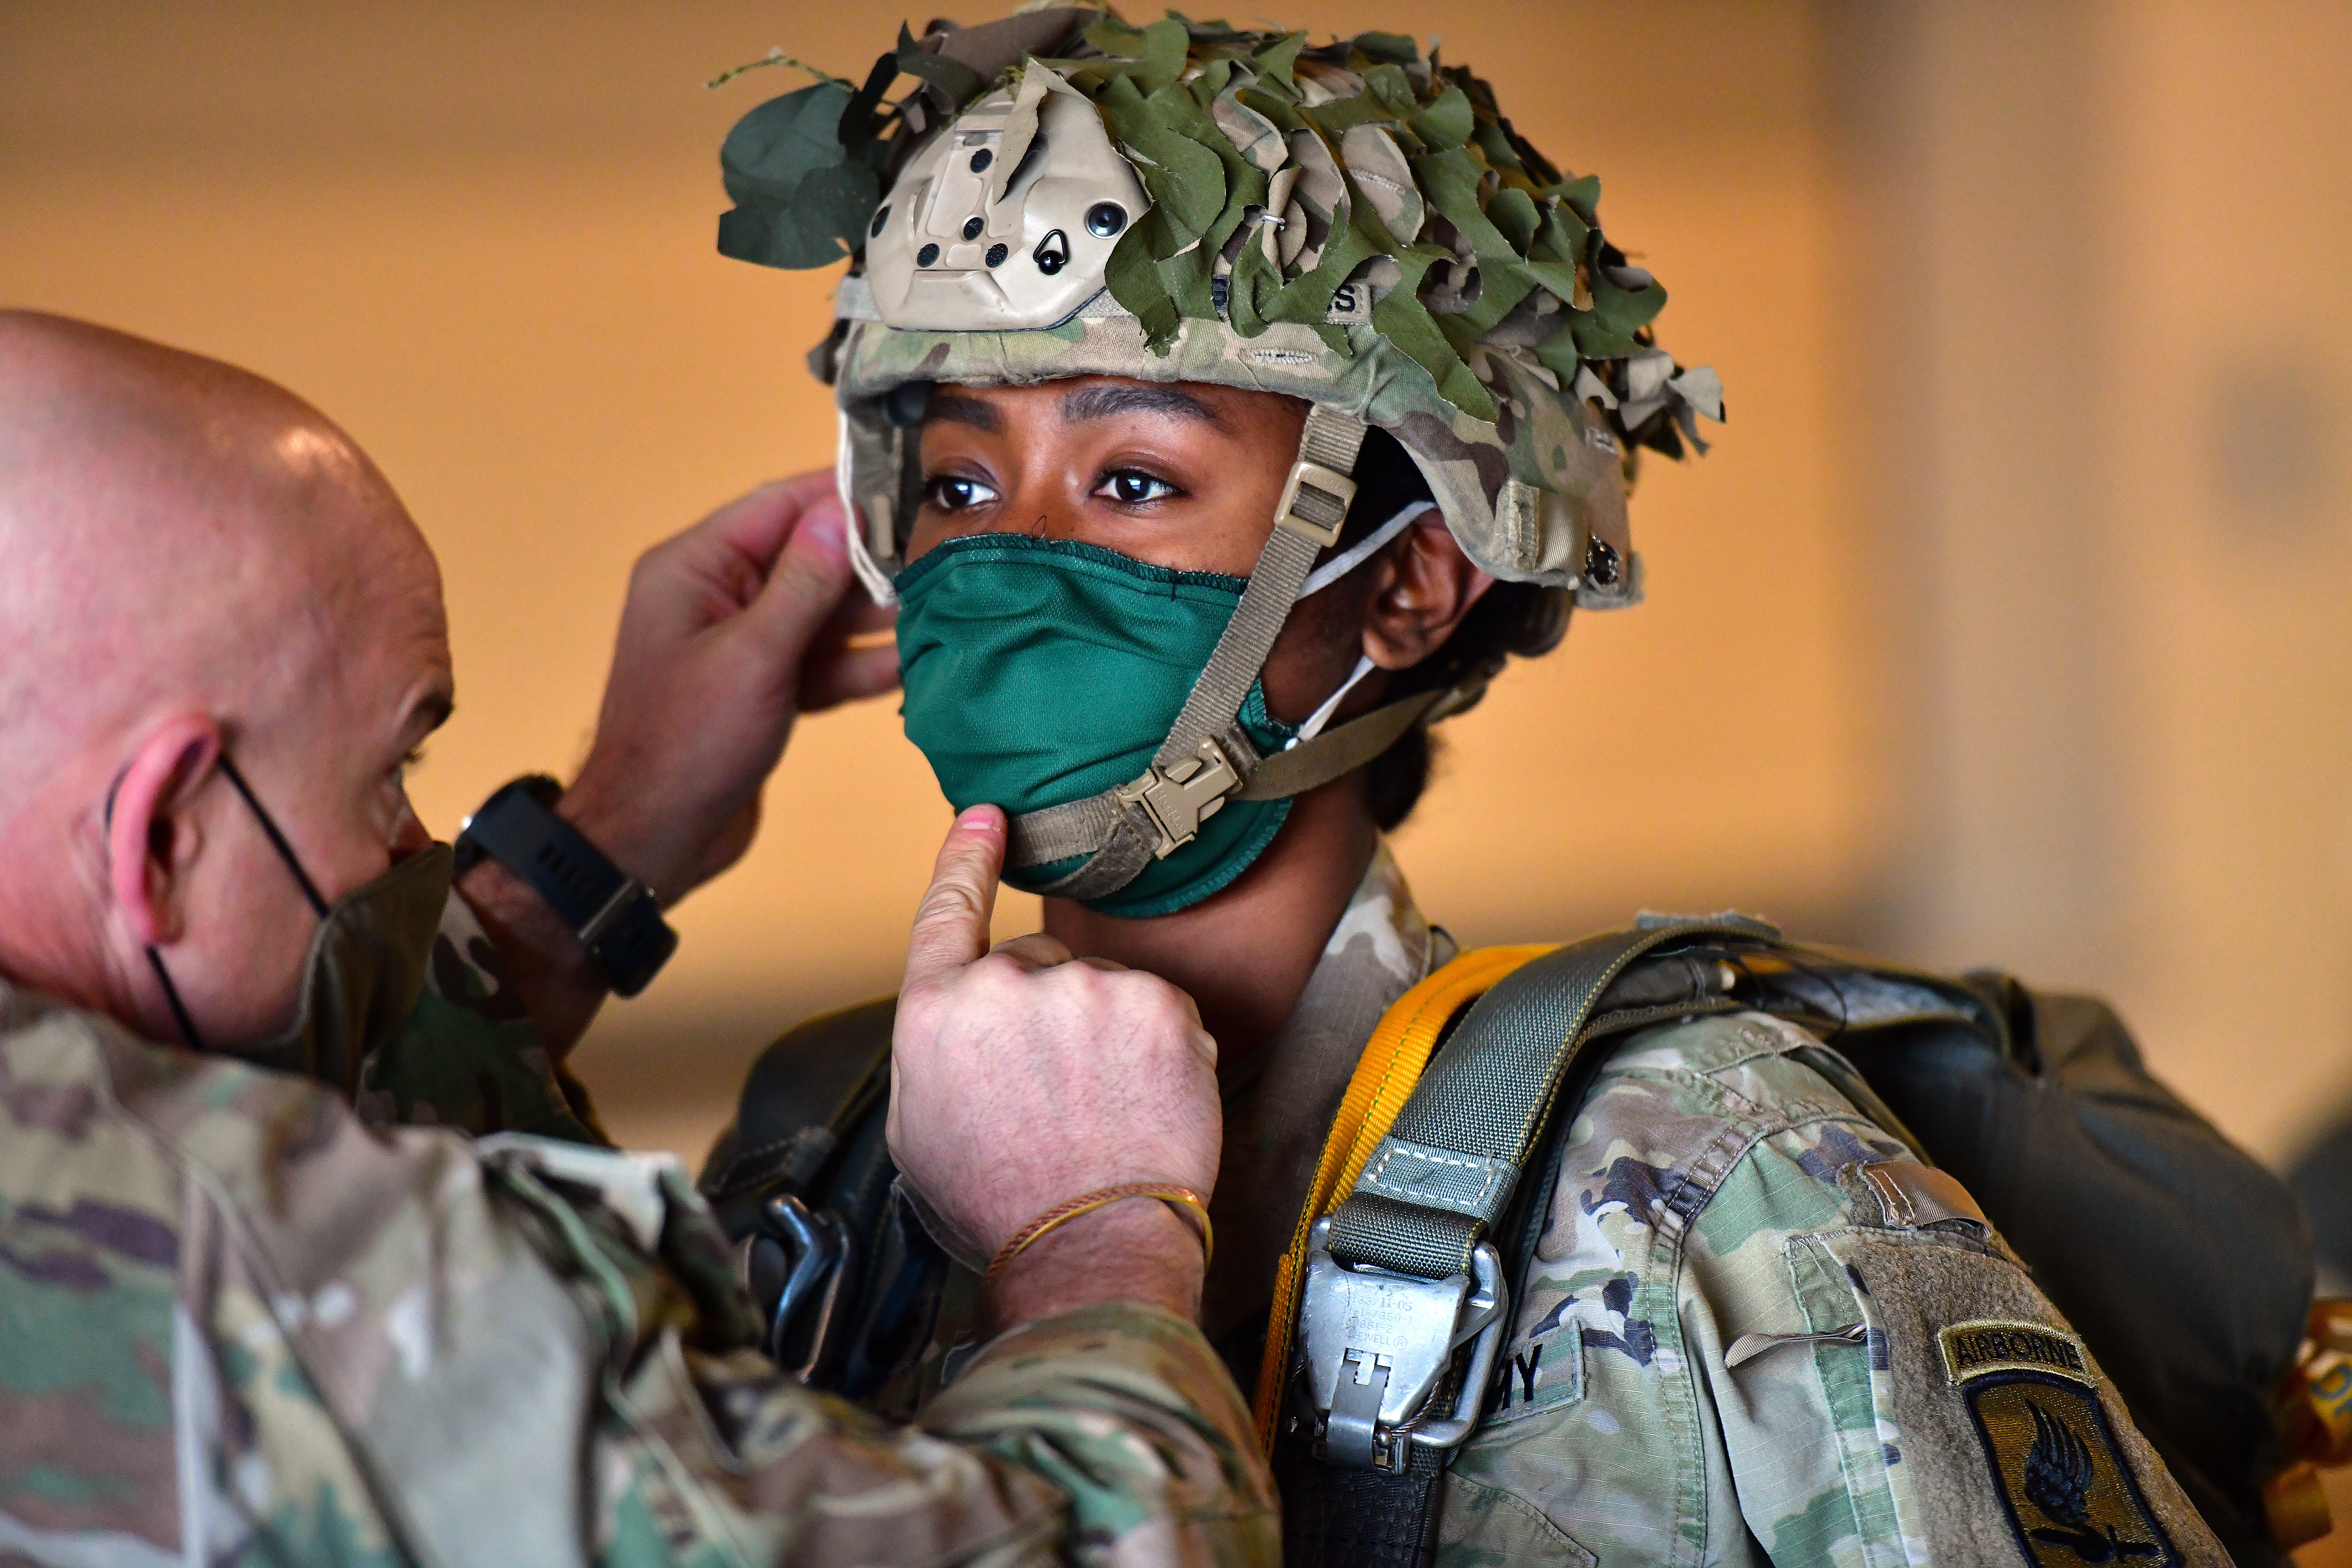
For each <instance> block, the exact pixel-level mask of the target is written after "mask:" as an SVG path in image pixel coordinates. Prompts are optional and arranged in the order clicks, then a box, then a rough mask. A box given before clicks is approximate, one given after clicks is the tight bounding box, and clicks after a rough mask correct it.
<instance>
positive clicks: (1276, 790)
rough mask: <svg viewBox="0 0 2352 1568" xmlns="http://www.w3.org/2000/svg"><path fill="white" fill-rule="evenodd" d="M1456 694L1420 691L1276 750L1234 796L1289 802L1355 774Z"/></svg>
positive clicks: (1440, 711)
mask: <svg viewBox="0 0 2352 1568" xmlns="http://www.w3.org/2000/svg"><path fill="white" fill-rule="evenodd" d="M1454 695H1455V693H1454V691H1452V690H1450V689H1439V690H1436V691H1416V692H1414V693H1413V694H1412V696H1411V697H1407V698H1404V699H1402V700H1399V701H1395V702H1388V703H1383V704H1382V705H1381V706H1380V707H1378V708H1375V709H1373V710H1371V711H1370V712H1369V713H1366V714H1364V715H1363V716H1362V717H1360V718H1356V719H1350V720H1349V721H1347V722H1346V723H1344V724H1342V725H1340V726H1339V728H1338V729H1336V730H1326V731H1323V733H1321V734H1319V735H1318V736H1316V737H1315V738H1314V739H1313V740H1311V741H1301V742H1298V744H1297V745H1295V746H1292V747H1291V748H1289V749H1288V750H1287V751H1281V752H1275V753H1274V755H1272V756H1270V757H1268V758H1266V760H1265V761H1264V762H1262V763H1259V764H1258V765H1257V766H1256V767H1255V768H1254V769H1252V770H1251V772H1250V775H1249V782H1248V783H1247V784H1244V785H1243V786H1242V792H1241V794H1239V795H1235V796H1234V799H1235V800H1286V799H1288V798H1289V797H1290V796H1292V795H1304V794H1306V793H1307V791H1308V790H1310V789H1313V788H1314V787H1315V786H1316V785H1318V784H1329V783H1330V782H1331V781H1332V780H1333V779H1336V778H1340V777H1343V776H1345V775H1346V774H1349V773H1354V772H1355V771H1356V770H1357V769H1358V768H1360V767H1362V766H1363V765H1364V764H1365V763H1369V762H1370V761H1371V760H1372V759H1373V758H1374V757H1377V756H1379V755H1380V754H1381V752H1385V751H1387V750H1388V749H1389V748H1390V747H1391V746H1393V745H1395V744H1396V742H1397V741H1398V739H1399V738H1400V737H1402V735H1403V734H1404V732H1405V731H1407V730H1410V729H1412V727H1413V726H1414V725H1415V724H1421V723H1427V722H1430V721H1434V720H1436V719H1437V718H1439V717H1441V716H1442V714H1443V711H1444V706H1443V705H1444V703H1445V700H1447V699H1448V698H1451V697H1453V696H1454Z"/></svg>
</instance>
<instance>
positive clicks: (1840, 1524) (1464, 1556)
mask: <svg viewBox="0 0 2352 1568" xmlns="http://www.w3.org/2000/svg"><path fill="white" fill-rule="evenodd" d="M1453 952H1454V944H1453V942H1451V940H1450V939H1449V938H1448V937H1447V936H1446V935H1445V933H1444V931H1442V930H1438V929H1436V928H1433V927H1432V926H1430V925H1429V924H1428V922H1427V921H1425V920H1423V917H1422V915H1421V913H1420V912H1419V910H1417V909H1416V908H1415V907H1414V905H1413V901H1412V894H1411V892H1410V891H1409V890H1408V889H1407V888H1406V886H1405V882H1404V879H1403V877H1402V875H1401V874H1400V873H1399V871H1398V869H1397V868H1396V865H1395V862H1394V861H1393V860H1392V859H1391V857H1390V855H1389V853H1388V851H1387V849H1386V848H1385V847H1383V848H1382V849H1381V852H1380V853H1379V854H1378V856H1376V858H1375V859H1374V862H1373V864H1372V866H1371V868H1370V870H1369V871H1367V873H1366V874H1365V878H1364V880H1363V882H1362V884H1361V885H1360V888H1359V889H1358V890H1357V892H1356V895H1355V897H1354V899H1353V900H1352V901H1351V902H1350V904H1349V908H1348V910H1347V912H1346V913H1345V914H1344V915H1343V916H1342V917H1341V919H1340V921H1339V926H1338V928H1337V930H1335V931H1334V932H1333V933H1332V936H1331V938H1330V940H1329V942H1328V943H1327V944H1326V948H1325V952H1324V955H1323V958H1322V959H1321V961H1320V962H1319V963H1318V966H1317V968H1316V970H1315V972H1314V974H1313V976H1312V977H1311V978H1310V979H1309V981H1308V983H1307V991H1306V993H1305V994H1304V995H1303V997H1302V998H1301V1001H1300V1004H1299V1006H1298V1009H1297V1012H1296V1013H1295V1014H1294V1016H1293V1017H1292V1018H1291V1019H1290V1021H1289V1022H1288V1023H1287V1024H1286V1026H1284V1028H1283V1030H1282V1031H1281V1032H1280V1033H1279V1034H1278V1035H1277V1036H1276V1039H1275V1040H1274V1042H1273V1043H1272V1045H1271V1046H1270V1047H1268V1048H1267V1049H1266V1050H1265V1051H1263V1052H1260V1053H1258V1055H1257V1058H1256V1059H1255V1060H1254V1061H1252V1062H1250V1063H1246V1064H1244V1070H1245V1071H1246V1072H1247V1073H1248V1074H1249V1076H1248V1077H1246V1078H1237V1079H1234V1080H1231V1081H1229V1082H1228V1083H1227V1086H1226V1089H1227V1103H1226V1127H1227V1132H1226V1151H1225V1164H1224V1167H1223V1170H1222V1171H1221V1172H1220V1173H1219V1176H1218V1186H1217V1191H1218V1198H1219V1202H1218V1204H1217V1205H1216V1212H1217V1226H1218V1248H1217V1263H1218V1268H1217V1269H1216V1271H1215V1273H1214V1274H1213V1277H1212V1279H1211V1280H1210V1283H1209V1292H1208V1308H1207V1310H1206V1312H1205V1313H1204V1321H1205V1322H1206V1324H1207V1327H1208V1329H1209V1331H1210V1333H1211V1336H1212V1338H1213V1339H1214V1340H1215V1341H1216V1342H1217V1343H1218V1346H1219V1349H1220V1351H1221V1352H1223V1354H1224V1356H1225V1358H1226V1362H1227V1364H1228V1365H1229V1366H1230V1367H1232V1368H1233V1370H1234V1373H1235V1376H1236V1377H1237V1378H1238V1379H1239V1380H1240V1381H1241V1383H1242V1385H1243V1386H1244V1388H1247V1387H1249V1386H1251V1385H1252V1384H1254V1383H1255V1378H1256V1373H1257V1356H1258V1353H1259V1347H1260V1346H1261V1344H1262V1343H1263V1339H1262V1336H1263V1333H1264V1329H1265V1312H1266V1310H1267V1298H1268V1295H1269V1293H1270V1289H1271V1279H1272V1276H1273V1269H1274V1258H1275V1256H1276V1253H1278V1251H1279V1250H1280V1248H1281V1247H1282V1246H1283V1245H1284V1244H1285V1243H1286V1240H1287V1238H1288V1237H1289V1235H1290V1230H1291V1226H1292V1225H1293V1223H1294V1221H1295V1219H1296V1216H1297V1212H1298V1205H1299V1204H1300V1203H1301V1202H1302V1201H1303V1199H1304V1194H1305V1192H1306V1189H1307V1185H1308V1183H1309V1180H1310V1178H1311V1175H1312V1172H1313V1169H1314V1163H1315V1159H1316V1155H1317V1152H1318V1150H1319V1149H1320V1146H1321V1143H1322V1140H1323V1137H1324V1134H1325V1131H1326V1129H1327V1128H1328V1126H1329V1123H1330V1121H1331V1118H1332V1116H1333V1114H1334V1113H1335V1112H1336V1110H1338V1107H1339V1100H1340V1097H1341V1095H1342V1093H1343V1092H1344V1090H1345V1088H1346V1085H1347V1081H1348V1078H1349V1074H1350V1073H1351V1072H1352V1070H1353V1068H1354V1066H1355V1061H1356V1058H1357V1057H1358V1056H1359V1055H1360V1053H1361V1050H1362V1048H1363V1046H1364V1043H1365V1041H1366V1040H1367V1039H1368V1038H1369V1037H1370V1033H1371V1030H1372V1027H1373V1026H1374V1024H1375V1023H1376V1022H1377V1021H1378V1019H1379V1018H1380V1016H1381V1013H1382V1012H1384V1011H1385V1010H1386V1009H1387V1007H1388V1006H1389V1005H1390V1004H1391V1003H1392V1002H1393V1001H1394V1000H1395V999H1396V998H1397V997H1399V996H1401V995H1402V994H1403V993H1404V992H1405V991H1406V990H1407V989H1408V988H1410V987H1411V986H1412V984H1414V983H1416V982H1417V981H1419V980H1420V979H1422V978H1423V976H1424V975H1426V974H1427V973H1430V972H1431V971H1432V970H1433V969H1434V968H1436V967H1437V966H1438V965H1440V964H1443V963H1445V962H1446V961H1447V960H1448V959H1449V958H1450V957H1451V956H1452V955H1453ZM1817 1053H1818V1054H1817ZM1826 1055H1827V1047H1824V1046H1823V1045H1822V1042H1821V1041H1820V1040H1819V1039H1818V1038H1816V1037H1813V1036H1812V1035H1810V1034H1808V1033H1806V1032H1804V1031H1803V1030H1801V1029H1799V1028H1797V1027H1795V1026H1791V1025H1789V1024H1787V1023H1784V1022H1782V1021H1781V1020H1780V1019H1777V1018H1774V1017H1771V1016H1766V1015H1763V1014H1733V1015H1727V1016H1711V1017H1701V1018H1693V1019H1689V1020H1685V1021H1683V1022H1680V1023H1670V1024H1666V1025H1663V1026H1655V1027H1653V1028H1650V1029H1648V1030H1646V1031H1644V1032H1643V1033H1641V1034H1638V1035H1635V1036H1633V1037H1631V1038H1629V1039H1627V1040H1626V1041H1625V1042H1624V1043H1623V1044H1622V1045H1621V1046H1619V1047H1617V1049H1616V1050H1615V1051H1614V1052H1613V1053H1612V1056H1611V1058H1610V1059H1609V1060H1608V1062H1607V1064H1606V1065H1605V1067H1604V1068H1602V1069H1601V1072H1600V1074H1599V1076H1598V1077H1597V1078H1596V1079H1594V1081H1593V1083H1592V1086H1591V1089H1590V1090H1589V1091H1588V1093H1587V1095H1586V1098H1585V1100H1584V1101H1583V1104H1582V1106H1581V1108H1580V1110H1579V1112H1578V1114H1577V1115H1576V1117H1575V1119H1574V1121H1573V1122H1572V1123H1571V1124H1570V1127H1569V1130H1568V1132H1567V1135H1566V1137H1565V1140H1564V1142H1563V1143H1562V1146H1561V1152H1560V1157H1559V1165H1558V1178H1557V1182H1556V1184H1554V1185H1553V1187H1552V1194H1551V1201H1550V1207H1549V1218H1548V1220H1547V1222H1546V1223H1545V1224H1544V1226H1543V1227H1542V1230H1541V1232H1540V1240H1539V1241H1538V1244H1537V1247H1536V1249H1535V1256H1534V1257H1533V1258H1530V1259H1526V1260H1523V1261H1522V1264H1521V1272H1520V1274H1519V1276H1518V1278H1517V1279H1515V1280H1514V1281H1513V1288H1514V1299H1513V1304H1512V1322H1511V1326H1510V1330H1509V1338H1508V1339H1507V1342H1506V1345H1505V1349H1504V1351H1503V1353H1502V1358H1501V1359H1502V1363H1503V1364H1502V1367H1501V1370H1500V1373H1499V1374H1498V1376H1497V1378H1496V1383H1495V1385H1494V1386H1493V1388H1492V1389H1491V1390H1490V1391H1489V1394H1488V1396H1487V1400H1486V1414H1485V1419H1484V1422H1483V1424H1482V1425H1481V1426H1479V1428H1478V1429H1477V1430H1476V1431H1475V1433H1474V1434H1473V1435H1472V1436H1471V1438H1470V1440H1469V1441H1468V1442H1467V1443H1466V1444H1465V1445H1464V1447H1462V1449H1461V1450H1460V1451H1459V1453H1458V1454H1457V1456H1456V1458H1455V1459H1454V1464H1453V1465H1452V1467H1451V1468H1450V1470H1449V1471H1448V1472H1447V1474H1446V1477H1445V1480H1444V1494H1443V1501H1442V1510H1441V1512H1440V1515H1439V1521H1438V1532H1439V1548H1438V1555H1437V1561H1438V1563H1439V1565H1440V1568H1471V1565H1473V1564H1487V1563H1583V1564H1594V1563H1599V1564H1606V1565H1610V1568H1615V1565H1619V1564H1623V1565H1626V1568H1632V1565H1633V1564H1655V1563H1692V1564H1697V1563H1708V1564H1714V1563H1740V1564H1756V1563H1766V1562H1770V1563H1779V1564H1783V1565H1786V1564H1792V1563H1808V1564H1811V1563H1838V1564H1856V1565H1862V1564H1869V1565H1876V1564H1895V1563H1956V1564H1968V1565H1969V1568H1977V1565H1979V1564H1991V1563H2065V1564H2074V1563H2226V1562H2227V1561H2228V1559H2227V1557H2226V1556H2224V1555H2223V1554H2222V1552H2221V1549H2220V1548H2219V1547H2218V1546H2217V1545H2216V1544H2215V1543H2214V1542H2213V1540H2212V1537H2211V1536H2210V1533H2209V1532H2208V1531H2207V1530H2206V1528H2205V1526H2204V1524H2203V1522H2202V1521H2200V1519H2199V1518H2198V1517H2197V1514H2196V1512H2195V1510H2193V1509H2192V1508H2191V1507H2190V1506H2189V1503H2188V1502H2187V1501H2186V1500H2185V1499H2184V1498H2183V1497H2182V1496H2181V1494H2180V1492H2179V1488H2178V1487H2177V1486H2176V1485H2175V1484H2174V1482H2173V1481H2172V1479H2171V1478H2170V1477H2169V1476H2168V1474H2167V1473H2166V1471H2165V1470H2164V1468H2163V1466H2162V1465H2161V1463H2160V1462H2159V1461H2158V1459H2157V1458H2156V1457H2155V1456H2154V1455H2153V1453H2151V1452H2150V1451H2149V1449H2148V1448H2147V1445H2146V1444H2145V1443H2144V1442H2143V1441H2142V1440H2141V1438H2140V1436H2139V1435H2138V1433H2137V1430H2135V1429H2134V1427H2133V1426H2132V1424H2131V1421H2130V1417H2129V1416H2128V1415H2126V1412H2125V1410H2124V1407H2123V1404H2122V1402H2121V1401H2120V1399H2118V1398H2117V1397H2116V1394H2115V1393H2114V1390H2113V1389H2112V1387H2110V1386H2109V1385H2108V1384H2106V1382H2105V1379H2104V1378H2103V1377H2102V1376H2101V1375H2100V1373H2099V1371H2098V1369H2097V1367H2096V1365H2095V1363H2093V1362H2092V1361H2091V1360H2090V1359H2089V1358H2088V1356H2087V1353H2086V1352H2082V1350H2081V1347H2080V1342H2079V1341H2078V1340H2076V1339H2075V1338H2074V1336H2073V1335H2072V1334H2071V1333H2070V1332H2069V1331H2067V1329H2066V1327H2065V1324H2064V1321H2063V1319H2062V1318H2061V1317H2060V1316H2059V1314H2058V1313H2057V1311H2056V1310H2054V1309H2053V1307H2052V1306H2051V1305H2050V1304H2049V1302H2048V1300H2046V1299H2045V1298H2044V1297H2043V1296H2042V1292H2041V1291H2040V1290H2038V1289H2036V1288H2035V1287H2034V1285H2033V1283H2032V1279H2030V1278H2029V1277H2028V1275H2027V1273H2026V1271H2025V1270H2024V1268H2022V1267H2021V1265H2020V1264H2019V1263H2018V1262H2017V1260H2016V1259H2015V1258H2014V1257H2013V1256H2012V1255H2011V1253H2010V1251H2009V1249H2008V1248H2007V1247H2006V1246H2005V1245H2004V1244H2003V1243H2002V1242H2001V1240H2000V1237H1998V1236H1997V1235H1995V1234H1994V1233H1993V1232H1992V1231H1991V1229H1990V1226H1987V1225H1986V1224H1985V1223H1984V1222H1983V1219H1982V1215H1981V1214H1980V1212H1979V1210H1978V1209H1977V1208H1976V1205H1975V1204H1974V1202H1973V1201H1972V1200H1971V1199H1969V1196H1968V1194H1967V1193H1966V1192H1965V1190H1963V1189H1961V1188H1960V1187H1959V1184H1958V1183H1957V1182H1954V1181H1952V1180H1951V1179H1950V1178H1949V1177H1948V1176H1946V1175H1944V1174H1943V1173H1939V1172H1935V1171H1932V1170H1929V1169H1928V1168H1927V1167H1926V1166H1923V1165H1921V1164H1920V1163H1918V1162H1917V1161H1916V1159H1914V1158H1913V1157H1912V1155H1911V1154H1910V1153H1909V1152H1907V1151H1906V1148H1905V1146H1904V1144H1903V1143H1902V1142H1899V1141H1898V1140H1897V1139H1896V1138H1895V1137H1894V1136H1893V1135H1891V1134H1890V1133H1889V1132H1888V1131H1886V1130H1885V1129H1884V1128H1883V1127H1881V1126H1880V1125H1878V1124H1877V1123H1876V1122H1874V1121H1872V1120H1871V1118H1870V1117H1869V1116H1868V1115H1866V1114H1864V1112H1863V1111H1862V1110H1859V1109H1858V1108H1857V1107H1856V1105H1855V1103H1854V1102H1853V1100H1851V1099H1849V1098H1847V1096H1846V1095H1844V1094H1843V1093H1842V1092H1840V1090H1839V1089H1838V1087H1837V1086H1836V1084H1835V1083H1833V1082H1832V1079H1831V1078H1830V1077H1826V1076H1824V1074H1823V1073H1822V1072H1821V1071H1817V1070H1815V1068H1813V1067H1811V1066H1809V1065H1807V1061H1808V1059H1809V1058H1810V1059H1811V1060H1813V1061H1822V1060H1823V1058H1824V1057H1825V1056H1826ZM1826 1065H1828V1066H1830V1068H1831V1069H1832V1072H1834V1071H1835V1065H1836V1064H1835V1062H1834V1061H1832V1062H1830V1063H1828V1064H1826ZM1847 1070H1848V1071H1849V1072H1850V1070H1851V1069H1847ZM957 1299H958V1298H957V1295H956V1293H954V1292H952V1291H951V1292H950V1303H951V1304H952V1303H953V1302H954V1301H955V1300H957ZM1253 1314H1254V1316H1253ZM956 1333H957V1331H956V1329H955V1328H954V1327H953V1326H952V1325H949V1326H947V1327H946V1329H945V1331H944V1332H943V1333H942V1335H941V1339H942V1340H943V1341H951V1340H953V1339H954V1338H955V1337H956ZM1745 1335H1759V1336H1766V1338H1764V1339H1763V1340H1762V1341H1760V1342H1751V1344H1750V1346H1749V1347H1748V1349H1749V1350H1750V1351H1751V1352H1752V1353H1751V1355H1749V1356H1741V1357H1738V1358H1737V1359H1738V1363H1739V1364H1738V1365H1736V1366H1735V1365H1732V1364H1730V1362H1731V1361H1732V1360H1733V1359H1735V1358H1734V1356H1733V1347H1734V1346H1735V1345H1736V1344H1737V1343H1738V1342H1739V1341H1740V1339H1741V1338H1742V1336H1745ZM1808 1336H1825V1337H1818V1338H1815V1337H1808ZM1758 1343H1760V1344H1761V1346H1762V1347H1763V1348H1761V1349H1758V1348H1757V1345H1758ZM948 1364H950V1365H952V1364H953V1363H952V1358H951V1357H950V1361H949V1363H948ZM2037 1410H2038V1411H2039V1412H2040V1414H2039V1415H2036V1414H2035V1413H2036V1411H2037ZM2037 1532H2039V1533H2038V1534H2037Z"/></svg>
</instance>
